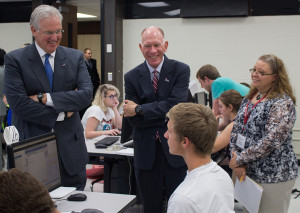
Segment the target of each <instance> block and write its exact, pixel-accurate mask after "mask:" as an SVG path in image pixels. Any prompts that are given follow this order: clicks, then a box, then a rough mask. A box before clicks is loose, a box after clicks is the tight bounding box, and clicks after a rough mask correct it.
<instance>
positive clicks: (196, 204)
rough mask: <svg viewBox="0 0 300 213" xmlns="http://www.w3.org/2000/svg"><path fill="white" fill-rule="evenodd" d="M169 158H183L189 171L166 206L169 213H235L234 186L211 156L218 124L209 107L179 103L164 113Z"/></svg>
mask: <svg viewBox="0 0 300 213" xmlns="http://www.w3.org/2000/svg"><path fill="white" fill-rule="evenodd" d="M167 117H168V118H169V122H168V131H167V132H166V133H165V135H164V136H165V138H167V139H168V145H169V151H170V153H171V154H174V155H180V156H182V157H183V158H184V160H185V162H186V164H187V167H188V171H187V175H186V177H185V179H184V181H183V182H182V183H181V184H180V185H179V186H178V187H177V189H176V190H175V191H174V193H173V194H172V195H171V198H170V200H169V203H168V212H170V213H171V212H172V213H177V212H178V213H179V212H180V213H181V212H189V213H193V212H195V213H196V212H226V213H233V212H234V210H233V209H234V196H233V183H232V181H231V179H230V177H229V175H228V174H227V173H226V172H225V171H224V170H223V169H222V168H221V167H220V166H218V165H217V164H216V163H215V162H214V161H212V160H211V158H210V154H211V151H212V148H213V146H214V141H215V139H216V136H217V129H218V124H217V121H216V118H215V116H214V114H213V112H212V110H210V109H209V108H208V107H205V106H203V105H201V104H194V103H181V104H178V105H176V106H174V107H173V108H171V110H170V111H169V112H168V113H167Z"/></svg>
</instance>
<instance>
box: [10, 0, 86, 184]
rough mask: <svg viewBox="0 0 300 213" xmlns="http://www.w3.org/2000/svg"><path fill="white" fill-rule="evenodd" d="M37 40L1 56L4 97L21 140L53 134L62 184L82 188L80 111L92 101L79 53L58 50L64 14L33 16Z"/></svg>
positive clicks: (41, 9) (44, 10) (43, 9)
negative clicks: (54, 133)
mask: <svg viewBox="0 0 300 213" xmlns="http://www.w3.org/2000/svg"><path fill="white" fill-rule="evenodd" d="M30 27H31V31H32V35H33V36H34V37H35V42H34V43H33V44H31V45H30V46H27V47H24V48H21V49H17V50H14V51H12V52H10V53H8V54H6V55H5V65H6V66H5V94H6V97H7V100H8V103H9V105H10V107H11V109H12V111H13V113H14V121H13V122H14V123H13V125H15V126H16V128H17V129H18V131H19V134H20V140H23V139H26V138H30V137H33V136H37V135H41V134H44V133H47V132H50V131H52V130H54V131H55V132H56V137H57V143H58V151H59V155H60V167H61V174H62V184H63V186H74V187H78V189H80V190H83V189H84V187H85V183H86V172H85V171H86V168H85V166H86V163H87V162H88V154H87V149H86V145H85V139H84V135H83V127H82V125H81V122H80V118H79V114H78V111H79V110H81V109H82V108H84V107H85V106H87V105H89V104H90V102H91V99H92V83H91V80H90V77H89V74H88V71H87V68H86V65H85V62H84V58H83V54H82V52H80V51H77V50H74V49H70V48H66V47H62V46H59V43H60V41H61V38H62V32H63V30H62V15H61V14H60V12H59V11H58V10H57V9H56V8H54V7H52V6H48V5H40V6H38V7H37V8H36V9H35V10H34V11H33V12H32V14H31V18H30Z"/></svg>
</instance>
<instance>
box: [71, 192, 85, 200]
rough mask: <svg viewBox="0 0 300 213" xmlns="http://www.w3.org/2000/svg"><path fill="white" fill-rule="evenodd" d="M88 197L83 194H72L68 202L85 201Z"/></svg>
mask: <svg viewBox="0 0 300 213" xmlns="http://www.w3.org/2000/svg"><path fill="white" fill-rule="evenodd" d="M86 198H87V197H86V195H85V194H83V193H76V194H72V195H70V196H69V197H68V198H67V200H68V201H85V200H86Z"/></svg>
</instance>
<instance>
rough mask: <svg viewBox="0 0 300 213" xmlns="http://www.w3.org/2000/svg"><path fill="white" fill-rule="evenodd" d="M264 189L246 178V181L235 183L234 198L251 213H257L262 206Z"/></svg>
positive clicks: (237, 180)
mask: <svg viewBox="0 0 300 213" xmlns="http://www.w3.org/2000/svg"><path fill="white" fill-rule="evenodd" d="M262 192H263V188H262V187H261V186H260V185H259V184H257V183H256V182H255V181H253V180H252V179H251V178H249V177H248V176H246V180H245V181H242V182H240V180H239V179H238V178H236V181H235V187H234V198H235V199H236V200H237V201H239V202H240V203H241V204H242V205H243V206H244V207H245V208H246V209H247V210H248V211H249V212H250V213H257V212H258V209H259V205H260V200H261V196H262Z"/></svg>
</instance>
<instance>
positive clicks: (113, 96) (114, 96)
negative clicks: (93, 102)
mask: <svg viewBox="0 0 300 213" xmlns="http://www.w3.org/2000/svg"><path fill="white" fill-rule="evenodd" d="M106 98H110V99H114V98H118V96H117V95H110V96H106Z"/></svg>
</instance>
